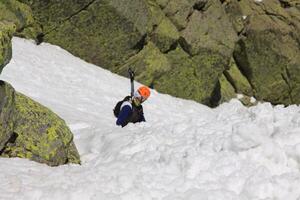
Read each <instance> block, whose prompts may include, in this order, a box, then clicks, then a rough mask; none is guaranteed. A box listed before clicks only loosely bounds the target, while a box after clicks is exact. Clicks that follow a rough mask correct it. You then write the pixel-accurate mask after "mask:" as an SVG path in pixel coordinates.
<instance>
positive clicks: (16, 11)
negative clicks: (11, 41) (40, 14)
mask: <svg viewBox="0 0 300 200" xmlns="http://www.w3.org/2000/svg"><path fill="white" fill-rule="evenodd" d="M0 10H1V13H0V21H8V22H11V23H13V24H15V25H16V32H15V33H14V34H15V35H16V36H19V37H25V38H33V39H34V38H36V36H37V35H38V34H39V33H40V32H41V28H40V26H39V25H38V24H37V23H36V22H35V20H34V18H33V15H32V11H31V8H30V7H29V6H28V5H26V4H23V3H21V2H19V1H17V0H9V1H0Z"/></svg>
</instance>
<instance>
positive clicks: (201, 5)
mask: <svg viewBox="0 0 300 200" xmlns="http://www.w3.org/2000/svg"><path fill="white" fill-rule="evenodd" d="M206 3H207V2H206V1H198V2H196V3H195V4H194V5H193V9H194V10H198V11H200V12H203V11H205V9H204V8H205V5H206Z"/></svg>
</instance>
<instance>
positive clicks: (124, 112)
mask: <svg viewBox="0 0 300 200" xmlns="http://www.w3.org/2000/svg"><path fill="white" fill-rule="evenodd" d="M131 112H132V109H131V107H130V106H128V105H125V106H123V108H122V109H121V111H120V113H119V116H118V119H117V121H116V124H117V125H118V126H122V127H124V126H126V124H127V123H126V119H127V118H128V116H130V114H131Z"/></svg>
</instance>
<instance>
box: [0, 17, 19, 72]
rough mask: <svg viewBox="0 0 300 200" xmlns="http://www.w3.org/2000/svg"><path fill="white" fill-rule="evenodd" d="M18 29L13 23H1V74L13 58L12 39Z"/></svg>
mask: <svg viewBox="0 0 300 200" xmlns="http://www.w3.org/2000/svg"><path fill="white" fill-rule="evenodd" d="M15 30H16V27H15V25H14V24H13V23H10V22H7V21H0V73H1V72H2V70H3V68H4V66H5V65H6V64H7V63H8V62H9V61H10V59H11V56H12V49H11V42H10V40H11V37H12V35H13V33H14V32H15Z"/></svg>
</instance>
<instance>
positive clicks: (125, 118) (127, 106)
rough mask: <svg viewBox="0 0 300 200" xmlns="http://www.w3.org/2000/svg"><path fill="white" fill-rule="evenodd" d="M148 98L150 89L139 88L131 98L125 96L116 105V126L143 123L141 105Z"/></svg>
mask: <svg viewBox="0 0 300 200" xmlns="http://www.w3.org/2000/svg"><path fill="white" fill-rule="evenodd" d="M149 96H150V89H149V88H148V87H146V86H141V87H140V88H139V89H138V90H137V91H135V92H134V94H133V96H132V97H131V96H127V97H125V98H124V99H123V101H120V102H118V103H117V105H116V107H115V109H114V115H115V116H116V117H117V121H116V125H118V126H122V127H124V126H126V125H127V124H128V123H130V122H131V123H136V122H144V121H146V120H145V117H144V113H143V106H142V105H141V104H142V103H143V102H145V101H146V100H147V99H148V98H149Z"/></svg>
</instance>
